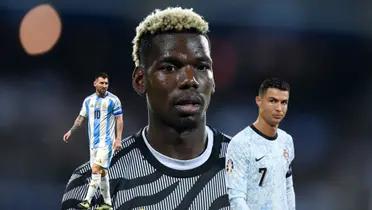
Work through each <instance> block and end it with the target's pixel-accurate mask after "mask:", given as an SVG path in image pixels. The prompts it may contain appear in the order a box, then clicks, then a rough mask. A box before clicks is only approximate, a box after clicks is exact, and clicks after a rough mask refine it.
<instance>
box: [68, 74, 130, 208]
mask: <svg viewBox="0 0 372 210" xmlns="http://www.w3.org/2000/svg"><path fill="white" fill-rule="evenodd" d="M93 85H94V87H95V89H96V92H95V93H93V94H92V95H90V96H88V97H86V98H85V100H84V102H83V105H82V107H81V110H80V113H79V115H78V117H77V118H76V120H75V123H74V125H73V126H72V128H71V129H70V130H68V131H67V132H66V133H65V135H64V136H63V140H64V141H65V142H66V143H68V141H69V139H70V136H71V134H72V133H73V132H74V131H75V130H76V129H77V128H79V127H81V125H82V123H83V121H84V119H87V120H88V136H89V147H90V167H91V169H92V174H91V180H90V183H89V188H88V191H87V194H86V196H85V199H84V200H83V201H82V202H81V203H79V204H78V206H79V207H80V208H82V209H88V208H90V207H91V204H90V203H91V200H92V198H93V196H94V195H95V193H96V191H97V189H98V188H99V189H100V192H101V194H102V197H103V199H104V202H103V203H101V204H100V206H99V207H98V209H112V203H111V196H110V185H109V176H108V173H107V169H108V167H109V166H110V162H111V159H112V155H113V150H119V149H121V147H122V146H121V138H122V131H123V116H122V115H123V111H122V108H121V103H120V100H119V98H118V97H117V96H115V95H114V94H112V93H110V92H109V91H107V89H108V86H109V78H108V75H107V74H106V73H99V74H97V75H96V77H95V80H94V83H93Z"/></svg>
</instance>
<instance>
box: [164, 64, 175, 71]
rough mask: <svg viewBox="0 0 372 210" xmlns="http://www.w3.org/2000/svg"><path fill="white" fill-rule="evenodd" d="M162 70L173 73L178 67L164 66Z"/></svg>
mask: <svg viewBox="0 0 372 210" xmlns="http://www.w3.org/2000/svg"><path fill="white" fill-rule="evenodd" d="M161 69H162V70H163V71H167V72H173V71H175V70H176V66H174V65H164V66H162V67H161Z"/></svg>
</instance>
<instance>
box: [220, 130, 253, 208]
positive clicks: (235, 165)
mask: <svg viewBox="0 0 372 210" xmlns="http://www.w3.org/2000/svg"><path fill="white" fill-rule="evenodd" d="M243 148H244V149H243ZM247 149H248V147H247V145H244V146H243V145H241V141H240V140H239V137H234V138H233V139H232V140H231V142H230V144H229V146H228V148H227V153H226V174H225V179H226V187H227V193H228V196H229V201H230V206H231V209H232V210H249V207H248V204H247V200H246V196H247V185H248V184H247V180H248V175H247V172H248V167H249V159H248V157H249V156H248V155H249V152H248V150H247Z"/></svg>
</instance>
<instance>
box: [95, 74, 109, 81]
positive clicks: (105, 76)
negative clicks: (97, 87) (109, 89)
mask: <svg viewBox="0 0 372 210" xmlns="http://www.w3.org/2000/svg"><path fill="white" fill-rule="evenodd" d="M98 77H102V78H103V79H106V78H107V79H108V78H109V76H108V74H107V73H105V72H100V73H98V74H96V76H95V77H94V80H96V79H98Z"/></svg>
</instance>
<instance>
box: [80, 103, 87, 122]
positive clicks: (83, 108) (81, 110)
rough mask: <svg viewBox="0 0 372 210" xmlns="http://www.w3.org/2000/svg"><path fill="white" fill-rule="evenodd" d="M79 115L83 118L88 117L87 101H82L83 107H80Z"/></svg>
mask: <svg viewBox="0 0 372 210" xmlns="http://www.w3.org/2000/svg"><path fill="white" fill-rule="evenodd" d="M79 115H81V116H83V117H85V118H86V117H88V101H87V99H85V100H84V102H83V105H82V106H81V109H80V113H79Z"/></svg>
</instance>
